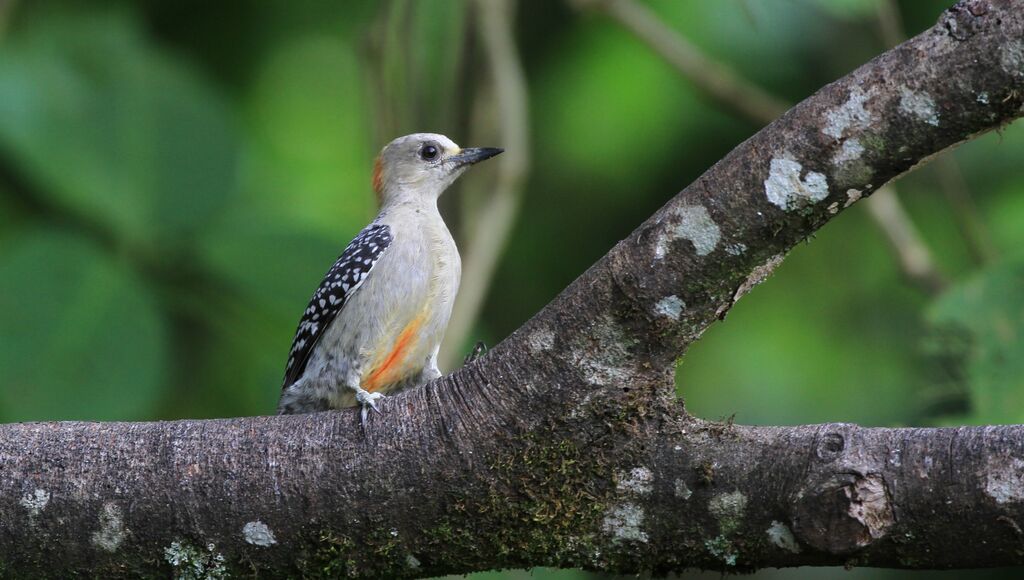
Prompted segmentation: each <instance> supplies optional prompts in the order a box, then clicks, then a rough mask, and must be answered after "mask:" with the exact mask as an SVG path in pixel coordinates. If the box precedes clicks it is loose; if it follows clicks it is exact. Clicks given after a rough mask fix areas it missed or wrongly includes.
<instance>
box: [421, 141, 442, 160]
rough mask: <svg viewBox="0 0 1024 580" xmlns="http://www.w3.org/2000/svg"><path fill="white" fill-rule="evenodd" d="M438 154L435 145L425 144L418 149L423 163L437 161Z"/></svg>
mask: <svg viewBox="0 0 1024 580" xmlns="http://www.w3.org/2000/svg"><path fill="white" fill-rule="evenodd" d="M439 153H440V151H438V149H437V147H436V146H435V145H430V144H427V145H424V146H423V147H420V159H422V160H424V161H433V160H435V159H437V156H438V154H439Z"/></svg>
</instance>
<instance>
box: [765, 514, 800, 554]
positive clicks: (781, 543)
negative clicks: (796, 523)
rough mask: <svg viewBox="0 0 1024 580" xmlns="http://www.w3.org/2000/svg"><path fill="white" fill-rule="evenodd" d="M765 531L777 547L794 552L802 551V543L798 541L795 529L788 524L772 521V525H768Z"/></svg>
mask: <svg viewBox="0 0 1024 580" xmlns="http://www.w3.org/2000/svg"><path fill="white" fill-rule="evenodd" d="M765 532H766V533H767V534H768V540H769V541H771V543H772V544H774V545H775V546H776V547H778V548H782V549H783V550H786V551H787V552H792V553H794V554H799V553H800V544H798V543H797V542H796V537H795V536H793V531H792V530H790V529H789V526H787V525H786V524H784V523H782V522H780V521H772V525H770V526H768V529H767V530H766V531H765Z"/></svg>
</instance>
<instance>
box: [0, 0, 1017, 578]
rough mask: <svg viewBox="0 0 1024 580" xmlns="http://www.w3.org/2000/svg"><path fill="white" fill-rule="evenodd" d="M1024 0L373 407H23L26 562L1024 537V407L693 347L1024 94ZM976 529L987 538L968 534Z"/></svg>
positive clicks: (937, 48) (736, 551)
mask: <svg viewBox="0 0 1024 580" xmlns="http://www.w3.org/2000/svg"><path fill="white" fill-rule="evenodd" d="M1022 95H1024V1H1021V0H972V1H970V2H962V3H960V4H957V5H956V6H955V7H954V8H952V9H950V10H949V11H947V12H946V13H945V14H944V15H943V16H942V18H941V19H940V21H939V23H938V24H937V25H936V26H935V27H933V28H932V29H931V30H928V31H926V32H925V33H923V34H921V35H919V36H917V37H916V38H914V39H912V40H910V41H909V42H907V43H905V44H903V45H901V46H899V47H897V48H896V49H894V50H892V51H890V52H887V53H885V54H883V55H882V56H880V57H878V58H876V59H874V60H872V61H871V62H869V63H868V64H866V65H864V66H863V67H861V68H860V69H858V70H857V71H854V72H853V73H851V74H850V75H848V76H846V77H844V78H843V79H840V80H839V81H836V82H835V83H832V84H831V85H829V86H827V87H825V88H823V89H822V90H821V91H819V92H818V93H816V94H815V95H813V96H812V97H810V98H808V99H807V100H806V101H804V102H803V103H801V104H800V105H798V106H797V107H795V108H794V109H792V110H791V111H789V112H788V113H786V114H785V115H783V116H782V117H781V118H780V119H778V120H777V121H775V122H773V123H772V124H771V125H769V126H768V127H767V128H765V129H764V130H762V131H761V132H760V133H758V134H757V135H755V136H754V137H752V138H751V139H749V140H747V141H746V142H745V143H743V144H741V145H740V146H739V147H737V148H736V149H735V150H734V151H733V152H732V153H730V154H729V155H728V156H727V157H726V158H725V159H723V160H722V161H720V162H719V163H717V164H716V165H715V166H714V167H712V168H711V169H709V170H708V172H707V173H705V174H704V175H703V176H701V177H700V178H699V179H698V180H697V181H696V182H694V183H693V184H692V185H690V186H689V187H687V188H686V189H685V190H684V191H683V192H681V193H680V194H679V195H677V196H676V197H675V198H674V199H673V200H672V201H670V202H669V203H668V204H667V205H666V206H665V207H663V208H662V209H661V210H659V211H658V212H657V213H655V215H654V216H652V217H651V218H650V219H649V220H648V221H647V222H645V223H644V224H643V225H641V226H640V227H639V228H638V229H637V230H636V231H635V232H633V233H632V234H631V235H630V236H629V237H628V238H627V239H626V240H623V241H622V242H621V243H619V244H618V245H617V246H616V247H615V248H614V249H612V251H611V252H610V253H609V254H608V255H607V256H605V257H604V258H602V260H600V261H599V262H598V263H597V264H595V265H594V266H593V267H591V268H590V269H589V270H588V271H587V272H586V273H584V274H583V275H582V276H580V278H579V279H577V280H576V281H575V282H574V283H573V284H572V285H571V286H570V287H569V288H568V289H566V290H565V291H564V292H563V293H562V294H561V295H560V296H559V297H558V298H556V299H555V300H554V301H553V302H552V303H551V304H550V305H548V306H547V307H546V308H545V309H544V310H543V311H542V312H540V313H539V314H538V315H537V316H536V317H535V318H533V319H532V320H531V321H529V322H528V323H527V324H526V325H524V326H523V327H522V328H520V329H519V330H517V331H516V332H515V333H513V335H512V336H510V337H509V338H507V339H506V340H505V341H504V342H502V343H501V344H499V345H498V346H497V347H495V348H494V349H492V351H491V352H489V353H488V354H487V355H486V356H485V357H483V358H482V359H479V360H477V361H475V362H474V363H472V364H470V365H468V366H466V367H464V368H462V369H460V370H459V371H457V372H455V373H453V374H452V375H450V376H448V377H445V378H444V379H441V380H439V381H435V382H433V383H431V384H429V385H427V386H425V387H423V388H420V389H414V390H411V391H409V392H406V393H402V394H400V395H398V396H395V397H391V398H389V399H387V400H385V401H384V403H383V405H382V410H383V411H384V414H383V415H379V416H377V415H375V416H373V417H372V418H371V420H370V421H369V424H368V425H367V427H366V429H365V431H363V430H361V429H360V428H359V423H358V417H357V414H356V413H354V412H330V413H318V414H311V415H304V416H289V417H255V418H244V419H224V420H217V421H175V422H162V423H37V424H21V425H4V426H0V562H2V570H3V571H4V573H5V574H6V575H11V576H30V577H41V576H57V577H67V576H69V575H71V574H73V573H83V574H87V575H90V576H102V577H116V576H123V577H135V576H139V575H147V574H162V575H165V574H166V573H168V572H169V571H171V570H172V569H173V570H174V571H175V573H176V574H177V575H179V576H184V577H203V576H206V577H217V575H218V574H220V572H221V571H222V570H229V571H230V572H231V573H232V574H235V575H247V574H254V573H255V572H256V571H259V573H260V574H265V575H274V574H278V575H289V574H290V575H293V576H314V577H315V576H330V577H334V576H340V575H347V576H359V577H378V576H384V577H390V576H400V575H407V576H433V575H438V574H444V573H461V572H469V571H473V570H483V569H491V568H500V567H509V566H515V567H525V566H534V565H551V566H579V567H585V568H591V569H597V570H605V571H611V572H633V571H639V570H647V569H650V570H655V571H659V572H661V571H667V570H677V569H681V568H685V567H689V566H702V567H708V568H721V569H746V568H752V567H758V566H792V565H807V564H837V563H844V564H849V565H875V566H902V567H910V568H928V567H974V566H979V565H986V566H995V565H1005V564H1011V563H1021V562H1024V551H1022V549H1021V542H1022V533H1021V528H1020V524H1019V522H1020V521H1022V520H1021V519H1022V517H1024V449H1022V448H1021V447H1022V441H1024V437H1022V435H1024V433H1022V429H1024V428H1022V427H1019V426H1014V427H976V428H960V429H863V428H859V427H855V426H852V425H821V426H803V427H738V426H732V425H728V424H724V425H723V424H716V423H707V422H703V421H700V420H698V419H695V418H693V417H690V416H689V415H688V414H687V413H686V412H685V410H684V409H683V407H682V404H681V402H679V401H677V400H675V399H674V398H673V387H674V381H673V372H672V369H673V364H674V361H675V360H676V358H677V357H678V356H679V355H680V354H681V353H682V352H683V350H684V349H685V348H686V346H687V345H688V344H690V343H691V342H692V341H693V340H695V339H696V338H697V337H699V336H700V334H701V333H702V332H703V331H704V330H705V329H706V328H707V326H708V325H710V324H712V323H713V322H715V321H716V320H719V319H721V318H722V317H724V316H725V314H726V313H727V311H728V310H729V308H730V307H731V306H732V304H733V303H735V301H736V300H737V299H739V298H740V297H741V296H742V295H743V294H745V293H746V292H747V291H749V290H750V288H751V287H752V286H753V285H755V284H756V283H758V282H760V281H761V280H762V279H763V278H764V277H765V276H767V275H768V274H769V273H770V271H771V270H772V268H774V266H775V265H776V264H777V263H778V262H779V261H780V260H781V258H782V256H783V255H784V254H785V252H786V251H787V250H788V249H789V248H791V247H792V246H793V245H795V244H796V243H798V242H799V241H801V240H803V239H806V238H807V237H808V236H809V235H811V234H812V233H813V232H814V231H816V230H817V229H818V228H819V227H821V226H822V225H824V224H825V223H826V222H827V221H828V220H830V219H831V218H832V217H834V216H835V215H836V214H838V213H840V212H841V211H842V210H843V209H844V208H845V207H847V206H848V205H850V204H851V203H853V202H855V201H856V200H857V199H859V198H860V197H862V196H864V195H868V194H870V193H871V192H872V191H874V190H875V189H877V188H878V187H879V186H880V185H881V184H883V183H885V182H886V181H887V180H889V179H891V178H892V177H894V176H896V175H898V174H900V173H902V172H904V171H907V170H909V169H911V168H912V167H913V166H914V165H916V164H917V163H920V162H922V161H923V160H924V159H926V158H928V157H929V156H931V155H934V154H935V153H936V152H938V151H941V150H943V149H945V148H947V147H950V146H952V145H954V144H956V143H959V142H961V141H963V140H966V139H969V138H971V137H973V136H975V135H977V134H979V133H982V132H984V131H988V130H991V129H994V128H998V127H999V126H1001V125H1002V124H1004V123H1007V122H1009V121H1010V120H1012V119H1014V118H1017V117H1019V116H1020V115H1021V114H1022V113H1024V97H1022ZM964 538H972V539H973V540H974V541H973V542H972V543H971V544H970V545H969V546H965V545H964V542H963V539H964Z"/></svg>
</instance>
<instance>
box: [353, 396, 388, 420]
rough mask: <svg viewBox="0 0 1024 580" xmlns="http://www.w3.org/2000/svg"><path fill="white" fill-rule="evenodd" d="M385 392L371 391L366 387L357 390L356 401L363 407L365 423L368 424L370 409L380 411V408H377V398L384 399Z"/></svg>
mask: <svg viewBox="0 0 1024 580" xmlns="http://www.w3.org/2000/svg"><path fill="white" fill-rule="evenodd" d="M383 398H384V393H371V392H369V391H367V390H366V389H357V390H356V402H358V403H359V405H360V406H361V407H362V408H363V412H362V415H361V417H362V420H363V425H364V426H365V425H366V416H367V415H368V414H369V411H370V409H373V410H374V411H376V412H378V413H380V409H378V408H377V399H383Z"/></svg>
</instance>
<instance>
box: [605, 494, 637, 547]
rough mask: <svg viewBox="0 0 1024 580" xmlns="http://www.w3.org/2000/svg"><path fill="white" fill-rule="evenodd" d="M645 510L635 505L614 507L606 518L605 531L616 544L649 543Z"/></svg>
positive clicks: (628, 504)
mask: <svg viewBox="0 0 1024 580" xmlns="http://www.w3.org/2000/svg"><path fill="white" fill-rule="evenodd" d="M643 524H644V510H643V508H641V507H640V506H638V505H636V504H634V503H622V504H619V505H616V506H612V508H611V509H609V510H608V512H607V513H606V514H605V516H604V522H603V529H604V531H605V532H606V533H608V534H611V536H612V538H613V540H614V541H616V542H644V543H646V542H647V533H646V532H644V530H643V528H642V527H641V526H643Z"/></svg>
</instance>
